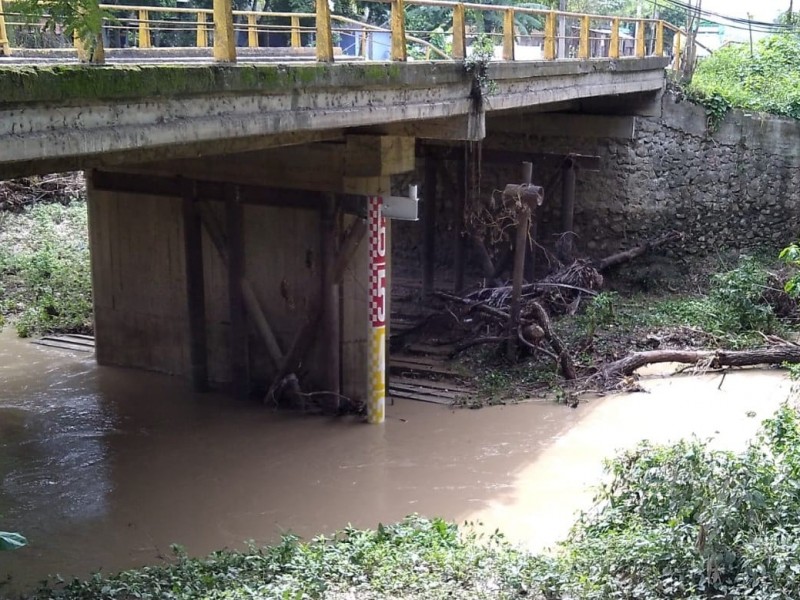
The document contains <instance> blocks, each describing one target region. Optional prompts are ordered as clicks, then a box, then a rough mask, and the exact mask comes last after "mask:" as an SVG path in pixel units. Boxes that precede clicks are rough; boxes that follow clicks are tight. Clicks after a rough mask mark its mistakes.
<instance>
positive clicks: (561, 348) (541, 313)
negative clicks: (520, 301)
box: [528, 301, 578, 380]
mask: <svg viewBox="0 0 800 600" xmlns="http://www.w3.org/2000/svg"><path fill="white" fill-rule="evenodd" d="M528 307H529V308H531V309H532V311H533V317H534V318H535V319H536V321H538V323H539V326H540V327H541V328H542V330H543V331H544V337H545V339H546V340H547V341H548V342H550V345H551V346H552V347H553V350H555V353H556V354H557V355H558V363H559V365H560V366H561V374H562V375H563V376H564V379H567V380H574V379H577V378H578V374H577V373H576V372H575V364H574V363H573V362H572V357H571V356H570V354H569V350H568V349H567V347H566V346H565V345H564V342H562V341H561V338H560V337H558V335H557V334H556V332H555V331H553V326H552V325H551V324H550V317H548V316H547V311H546V310H545V309H544V307H543V306H542V305H541V304H539V303H538V302H535V301H532V302H529V303H528Z"/></svg>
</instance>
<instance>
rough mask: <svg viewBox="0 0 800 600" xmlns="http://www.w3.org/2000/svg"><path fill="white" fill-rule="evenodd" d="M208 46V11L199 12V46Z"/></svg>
mask: <svg viewBox="0 0 800 600" xmlns="http://www.w3.org/2000/svg"><path fill="white" fill-rule="evenodd" d="M206 46H208V30H206V13H204V12H202V11H201V12H199V13H197V47H198V48H205V47H206Z"/></svg>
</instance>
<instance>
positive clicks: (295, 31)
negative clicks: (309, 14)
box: [292, 17, 300, 48]
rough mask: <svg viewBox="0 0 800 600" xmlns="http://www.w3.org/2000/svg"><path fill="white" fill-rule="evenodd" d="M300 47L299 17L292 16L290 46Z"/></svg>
mask: <svg viewBox="0 0 800 600" xmlns="http://www.w3.org/2000/svg"><path fill="white" fill-rule="evenodd" d="M299 47H300V17H292V48H299Z"/></svg>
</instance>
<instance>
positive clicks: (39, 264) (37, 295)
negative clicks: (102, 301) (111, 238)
mask: <svg viewBox="0 0 800 600" xmlns="http://www.w3.org/2000/svg"><path fill="white" fill-rule="evenodd" d="M87 238H88V231H87V215H86V204H85V203H84V202H73V203H72V204H71V205H70V206H66V207H65V206H62V205H60V204H50V205H37V206H34V207H32V208H30V209H28V210H27V211H26V212H25V213H23V214H21V215H12V216H10V217H9V218H8V219H7V223H6V224H5V230H4V231H0V241H2V242H3V243H2V244H0V290H2V291H3V294H2V301H0V314H3V315H5V316H6V317H8V318H11V319H13V320H14V324H15V326H16V329H17V332H18V333H19V335H20V336H22V337H27V336H30V335H33V334H35V333H46V332H52V331H72V332H87V331H90V330H91V327H92V325H91V321H92V286H91V271H90V265H89V247H88V239H87Z"/></svg>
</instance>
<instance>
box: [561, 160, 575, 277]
mask: <svg viewBox="0 0 800 600" xmlns="http://www.w3.org/2000/svg"><path fill="white" fill-rule="evenodd" d="M561 168H562V170H563V172H562V175H561V232H562V233H561V235H563V236H564V238H563V240H562V242H561V244H560V247H561V256H560V257H559V258H561V260H562V261H563V262H564V263H569V262H572V260H573V257H574V254H575V232H574V231H573V229H574V228H575V225H574V221H575V171H576V169H575V162H574V161H573V160H572V159H570V158H567V159H566V160H565V161H564V163H563V165H562V167H561Z"/></svg>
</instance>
